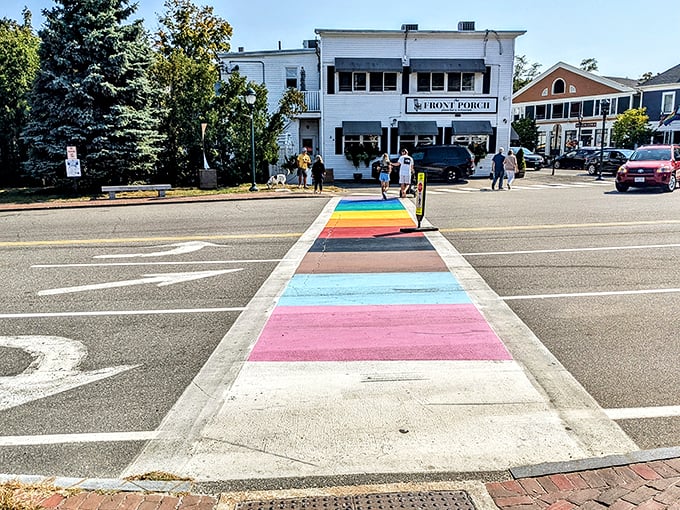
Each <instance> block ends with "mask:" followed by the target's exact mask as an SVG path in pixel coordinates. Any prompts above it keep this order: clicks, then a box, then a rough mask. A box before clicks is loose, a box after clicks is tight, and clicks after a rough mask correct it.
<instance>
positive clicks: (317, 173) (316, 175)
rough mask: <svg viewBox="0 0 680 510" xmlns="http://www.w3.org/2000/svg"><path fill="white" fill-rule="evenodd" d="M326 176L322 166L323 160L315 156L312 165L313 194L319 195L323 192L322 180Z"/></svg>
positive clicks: (324, 167)
mask: <svg viewBox="0 0 680 510" xmlns="http://www.w3.org/2000/svg"><path fill="white" fill-rule="evenodd" d="M325 175H326V166H325V165H324V164H323V159H321V156H320V155H318V154H317V156H316V158H315V159H314V164H313V165H312V178H313V179H314V193H317V190H318V193H321V192H322V191H323V178H324V176H325Z"/></svg>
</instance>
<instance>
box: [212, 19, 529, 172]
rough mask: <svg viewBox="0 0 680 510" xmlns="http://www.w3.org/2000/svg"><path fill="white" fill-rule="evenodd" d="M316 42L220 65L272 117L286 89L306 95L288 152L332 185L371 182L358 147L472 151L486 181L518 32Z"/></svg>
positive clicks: (506, 122) (500, 136)
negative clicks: (261, 91) (483, 152)
mask: <svg viewBox="0 0 680 510" xmlns="http://www.w3.org/2000/svg"><path fill="white" fill-rule="evenodd" d="M315 32H316V34H317V35H318V39H317V40H312V41H306V42H305V45H304V46H306V47H305V48H303V49H300V50H277V51H259V52H245V51H239V52H236V53H228V54H225V55H223V56H222V59H223V62H224V64H226V66H227V69H233V68H234V66H238V69H239V72H240V73H241V74H242V75H245V76H246V77H247V78H248V79H249V80H253V81H256V82H262V83H264V84H265V85H266V86H267V89H268V91H269V101H270V107H271V108H275V107H276V105H277V104H278V101H279V99H280V98H281V95H282V94H283V93H284V91H285V90H286V88H288V87H296V88H298V89H300V90H304V91H305V94H306V101H307V106H308V110H309V111H308V112H307V113H305V114H303V115H301V116H300V117H299V118H296V119H293V120H292V121H291V122H290V124H289V125H288V126H287V127H286V134H285V135H284V136H283V137H282V140H281V141H282V142H285V141H286V139H287V140H290V141H292V145H294V147H293V148H291V149H290V150H293V149H294V151H293V152H297V151H299V150H301V149H302V147H307V148H308V150H309V149H311V151H312V152H313V153H314V154H321V155H322V156H323V158H324V161H325V162H326V166H327V167H328V168H332V169H333V172H334V178H335V179H352V178H353V176H354V174H357V173H359V174H361V175H362V176H363V177H364V178H368V177H370V174H371V169H370V168H369V167H368V166H365V164H364V163H360V164H359V167H358V168H355V167H354V165H353V164H352V162H351V161H350V160H349V159H347V157H346V155H345V152H346V151H348V150H351V149H352V147H356V146H357V145H359V144H363V146H364V147H366V148H369V149H370V150H371V151H373V152H375V153H383V152H387V153H389V154H391V155H395V154H397V153H398V152H399V149H400V148H402V147H407V148H410V147H412V146H414V145H416V144H423V143H436V144H462V145H466V146H467V145H469V144H470V143H472V142H477V143H479V144H481V145H483V146H484V147H485V148H486V149H487V151H488V155H487V157H486V158H485V159H484V160H483V161H481V162H480V164H479V165H478V174H479V175H488V174H489V170H490V164H489V162H490V159H491V157H492V156H493V154H494V153H495V152H496V150H497V148H498V147H507V146H508V145H509V143H510V123H511V120H512V110H511V108H512V107H511V104H512V103H511V96H512V73H513V62H514V55H515V39H516V38H517V37H518V36H520V35H522V34H524V31H495V30H481V31H478V30H475V27H474V23H473V22H461V23H459V25H458V30H456V31H440V30H437V31H432V30H419V28H418V26H417V25H402V27H401V29H400V30H336V29H317V30H316V31H315ZM303 68H304V72H303ZM303 75H304V78H303ZM317 101H318V102H317ZM281 162H282V161H281Z"/></svg>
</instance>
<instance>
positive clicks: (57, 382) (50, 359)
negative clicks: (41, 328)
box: [0, 336, 139, 410]
mask: <svg viewBox="0 0 680 510" xmlns="http://www.w3.org/2000/svg"><path fill="white" fill-rule="evenodd" d="M0 346H3V347H9V348H12V349H21V350H23V351H25V352H28V353H29V354H30V355H31V356H32V357H33V361H32V362H31V364H30V365H29V366H28V367H27V368H26V369H25V370H24V371H23V372H21V373H20V374H17V375H12V376H5V377H0V410H5V409H10V408H12V407H16V406H20V405H22V404H26V403H28V402H31V401H33V400H38V399H41V398H45V397H49V396H51V395H55V394H57V393H61V392H63V391H67V390H71V389H74V388H77V387H79V386H84V385H86V384H89V383H92V382H95V381H99V380H101V379H106V378H108V377H112V376H114V375H116V374H119V373H121V372H126V371H128V370H131V369H133V368H136V367H138V366H139V365H120V366H117V367H109V368H103V369H100V370H92V371H90V372H81V371H80V370H79V369H78V367H79V366H80V362H81V361H82V360H83V359H84V358H85V356H87V349H86V348H85V346H84V345H83V344H82V342H79V341H77V340H72V339H70V338H63V337H58V336H0Z"/></svg>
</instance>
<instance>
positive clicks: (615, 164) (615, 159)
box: [585, 149, 633, 175]
mask: <svg viewBox="0 0 680 510" xmlns="http://www.w3.org/2000/svg"><path fill="white" fill-rule="evenodd" d="M600 154H602V173H603V174H604V173H609V174H612V175H616V172H617V171H618V169H619V167H620V166H621V165H623V164H624V163H625V162H626V161H628V158H630V155H631V154H633V151H632V150H630V149H605V150H604V153H602V151H597V152H596V153H595V154H591V155H590V156H588V157H587V158H586V163H585V166H586V170H588V173H589V174H590V175H596V174H599V173H600Z"/></svg>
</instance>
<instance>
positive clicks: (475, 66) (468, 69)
mask: <svg viewBox="0 0 680 510" xmlns="http://www.w3.org/2000/svg"><path fill="white" fill-rule="evenodd" d="M411 71H413V72H414V73H417V72H423V73H451V72H459V73H483V72H485V71H486V65H485V64H484V60H483V59H481V58H412V59H411Z"/></svg>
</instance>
